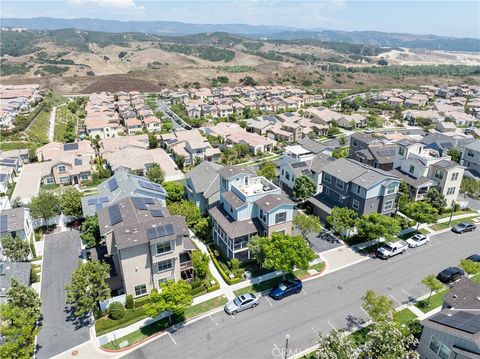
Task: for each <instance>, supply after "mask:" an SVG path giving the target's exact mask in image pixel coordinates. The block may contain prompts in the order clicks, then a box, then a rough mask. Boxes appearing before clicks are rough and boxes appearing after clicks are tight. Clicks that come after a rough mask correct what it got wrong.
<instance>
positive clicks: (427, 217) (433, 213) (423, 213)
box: [403, 202, 438, 230]
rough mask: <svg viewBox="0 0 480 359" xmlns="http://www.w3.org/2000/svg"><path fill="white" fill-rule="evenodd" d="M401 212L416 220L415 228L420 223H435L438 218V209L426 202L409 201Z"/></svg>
mask: <svg viewBox="0 0 480 359" xmlns="http://www.w3.org/2000/svg"><path fill="white" fill-rule="evenodd" d="M403 213H404V214H405V215H406V216H407V217H409V218H411V219H413V220H414V221H415V222H417V228H416V229H417V230H418V227H419V226H420V223H428V224H430V223H435V222H437V220H438V211H437V209H436V208H434V207H433V206H432V205H430V204H429V203H427V202H410V203H408V204H407V205H405V208H404V209H403Z"/></svg>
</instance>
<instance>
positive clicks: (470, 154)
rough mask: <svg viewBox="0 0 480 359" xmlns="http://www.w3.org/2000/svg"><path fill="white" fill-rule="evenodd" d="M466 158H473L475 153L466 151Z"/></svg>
mask: <svg viewBox="0 0 480 359" xmlns="http://www.w3.org/2000/svg"><path fill="white" fill-rule="evenodd" d="M467 156H468V157H475V152H473V151H472V150H467Z"/></svg>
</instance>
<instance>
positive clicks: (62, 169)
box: [58, 165, 65, 173]
mask: <svg viewBox="0 0 480 359" xmlns="http://www.w3.org/2000/svg"><path fill="white" fill-rule="evenodd" d="M58 172H60V173H63V172H65V166H64V165H60V166H58Z"/></svg>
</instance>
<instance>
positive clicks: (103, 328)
mask: <svg viewBox="0 0 480 359" xmlns="http://www.w3.org/2000/svg"><path fill="white" fill-rule="evenodd" d="M143 318H146V315H145V309H144V308H134V309H127V310H125V316H124V317H123V318H122V319H119V320H113V319H110V318H108V317H103V318H100V319H98V320H96V321H95V331H96V332H97V336H100V335H103V334H105V333H108V332H111V331H112V330H115V329H120V328H125V327H128V326H129V325H131V324H133V323H136V322H138V321H139V320H142V319H143Z"/></svg>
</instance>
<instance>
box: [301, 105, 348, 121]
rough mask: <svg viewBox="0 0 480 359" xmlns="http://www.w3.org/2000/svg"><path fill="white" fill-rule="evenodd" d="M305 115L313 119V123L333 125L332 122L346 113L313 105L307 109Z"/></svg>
mask: <svg viewBox="0 0 480 359" xmlns="http://www.w3.org/2000/svg"><path fill="white" fill-rule="evenodd" d="M303 116H304V117H306V118H309V119H311V120H312V122H313V123H318V124H321V125H331V124H332V122H336V121H338V120H339V119H340V118H342V117H343V116H344V115H343V114H341V113H338V112H335V111H332V110H330V109H328V108H326V107H313V108H308V109H306V110H305V112H304V114H303Z"/></svg>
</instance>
